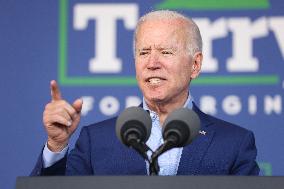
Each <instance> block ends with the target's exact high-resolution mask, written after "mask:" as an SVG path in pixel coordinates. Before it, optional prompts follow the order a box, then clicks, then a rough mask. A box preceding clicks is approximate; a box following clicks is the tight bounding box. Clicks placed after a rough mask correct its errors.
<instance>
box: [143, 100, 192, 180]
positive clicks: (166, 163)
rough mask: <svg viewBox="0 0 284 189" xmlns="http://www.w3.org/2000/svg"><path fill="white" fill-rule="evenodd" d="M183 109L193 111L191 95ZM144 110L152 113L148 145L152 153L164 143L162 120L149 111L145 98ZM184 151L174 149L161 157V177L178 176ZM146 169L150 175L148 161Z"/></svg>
mask: <svg viewBox="0 0 284 189" xmlns="http://www.w3.org/2000/svg"><path fill="white" fill-rule="evenodd" d="M183 107H184V108H185V107H187V108H189V109H192V99H191V97H190V95H189V96H188V98H187V100H186V102H185V104H184V106H183ZM143 109H144V110H148V111H149V112H150V116H151V119H152V130H151V134H150V137H149V139H148V141H147V142H146V144H147V145H148V147H149V148H150V149H151V150H152V151H156V150H157V149H158V148H159V146H161V145H162V144H163V143H164V140H163V136H162V126H161V125H160V119H159V116H158V114H157V113H156V112H154V111H152V110H150V109H149V107H148V106H147V104H146V102H145V99H144V98H143ZM182 150H183V148H173V149H171V150H169V151H166V152H165V153H163V154H162V155H160V156H159V158H158V164H159V167H160V171H159V175H176V174H177V170H178V166H179V162H180V158H181V154H182ZM147 155H148V157H149V159H150V157H151V155H152V152H151V151H148V152H147ZM146 167H147V173H148V175H149V163H148V162H147V161H146Z"/></svg>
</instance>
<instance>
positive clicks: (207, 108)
mask: <svg viewBox="0 0 284 189" xmlns="http://www.w3.org/2000/svg"><path fill="white" fill-rule="evenodd" d="M200 109H201V110H202V111H203V112H205V113H207V114H211V115H215V114H217V108H216V99H215V98H214V97H213V96H202V97H201V98H200Z"/></svg>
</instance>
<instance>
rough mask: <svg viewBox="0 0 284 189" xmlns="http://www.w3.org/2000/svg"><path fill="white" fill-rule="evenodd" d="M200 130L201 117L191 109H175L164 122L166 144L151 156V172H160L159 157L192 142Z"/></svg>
mask: <svg viewBox="0 0 284 189" xmlns="http://www.w3.org/2000/svg"><path fill="white" fill-rule="evenodd" d="M199 130H200V119H199V117H198V115H197V114H196V113H195V112H194V111H193V110H190V109H187V108H180V109H177V110H175V111H173V112H172V113H171V114H170V115H169V116H168V117H167V119H166V120H165V122H164V124H163V131H162V132H163V138H164V144H163V145H161V146H160V147H159V148H158V149H157V150H156V151H155V152H154V153H153V154H152V157H151V164H150V167H151V172H152V173H153V174H154V173H158V172H159V165H158V161H157V160H158V157H159V156H160V155H161V154H162V153H164V152H166V151H168V150H170V149H172V148H175V147H184V146H186V145H188V144H190V143H191V142H192V141H193V140H194V139H195V138H196V136H197V135H198V132H199Z"/></svg>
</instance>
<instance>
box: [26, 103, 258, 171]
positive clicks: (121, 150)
mask: <svg viewBox="0 0 284 189" xmlns="http://www.w3.org/2000/svg"><path fill="white" fill-rule="evenodd" d="M193 110H194V111H195V112H196V113H197V114H198V116H199V118H200V120H201V130H202V131H205V132H206V134H205V135H202V134H200V135H199V136H198V137H197V138H196V139H195V140H194V141H193V142H192V143H191V144H190V145H188V146H186V147H184V148H183V151H182V155H181V160H180V164H179V167H178V172H177V174H178V175H258V174H259V168H258V166H257V163H256V161H255V158H256V154H257V151H256V147H255V140H254V135H253V133H252V132H251V131H248V130H247V129H244V128H241V127H239V126H236V125H233V124H231V123H228V122H225V121H223V120H220V119H217V118H214V117H212V116H209V115H207V114H205V113H203V112H201V111H200V110H199V109H198V108H197V107H196V106H195V105H194V106H193ZM115 122H116V118H112V119H108V120H105V121H102V122H100V123H96V124H93V125H90V126H87V127H83V129H82V130H81V133H80V136H79V138H78V141H77V142H76V145H75V148H74V149H73V150H72V151H71V152H70V153H69V154H68V155H66V156H65V158H63V159H61V160H60V161H58V162H57V163H55V164H54V165H53V166H51V167H49V168H45V169H43V168H42V156H40V157H39V159H38V162H37V164H36V166H35V168H34V170H33V171H32V173H31V175H34V176H35V175H146V174H147V171H146V163H145V160H144V159H143V158H142V157H140V155H139V154H138V153H137V152H136V151H134V150H133V149H130V148H127V147H126V146H124V145H123V144H121V143H120V141H119V140H118V139H117V137H116V134H115Z"/></svg>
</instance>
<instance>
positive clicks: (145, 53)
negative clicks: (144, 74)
mask: <svg viewBox="0 0 284 189" xmlns="http://www.w3.org/2000/svg"><path fill="white" fill-rule="evenodd" d="M147 54H149V52H148V51H140V52H139V56H143V55H147Z"/></svg>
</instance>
